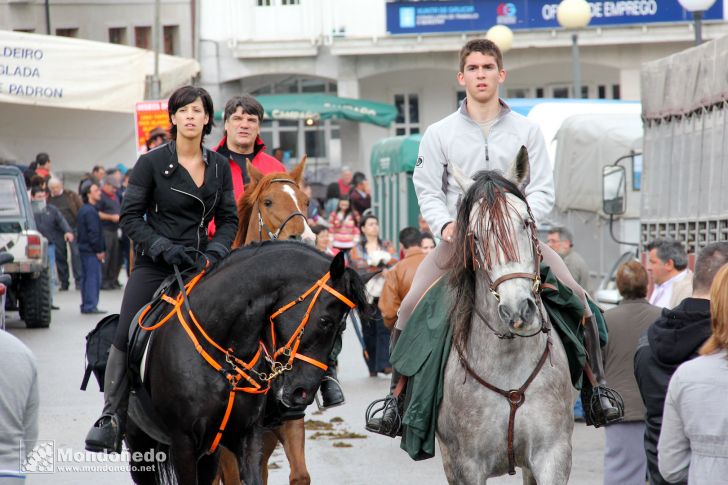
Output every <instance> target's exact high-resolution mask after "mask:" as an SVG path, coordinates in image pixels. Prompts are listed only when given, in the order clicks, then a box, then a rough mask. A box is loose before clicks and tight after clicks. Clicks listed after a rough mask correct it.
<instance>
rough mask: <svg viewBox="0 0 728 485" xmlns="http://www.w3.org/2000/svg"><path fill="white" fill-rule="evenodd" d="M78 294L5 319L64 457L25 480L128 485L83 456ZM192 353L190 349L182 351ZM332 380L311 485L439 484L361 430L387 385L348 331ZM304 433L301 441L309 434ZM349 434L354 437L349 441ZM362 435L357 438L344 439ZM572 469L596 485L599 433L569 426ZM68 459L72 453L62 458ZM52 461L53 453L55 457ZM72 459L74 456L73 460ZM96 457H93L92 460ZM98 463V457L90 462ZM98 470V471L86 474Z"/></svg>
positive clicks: (44, 436)
mask: <svg viewBox="0 0 728 485" xmlns="http://www.w3.org/2000/svg"><path fill="white" fill-rule="evenodd" d="M121 297H122V291H121V290H116V291H103V292H102V293H101V302H100V303H99V307H100V308H103V309H106V310H109V311H111V312H118V310H119V306H120V304H121ZM80 301H81V297H80V294H79V292H78V291H68V292H63V293H57V294H56V295H55V303H56V304H57V305H58V306H60V307H61V309H60V310H56V311H54V312H53V322H52V323H51V326H50V328H48V329H33V330H31V329H26V328H25V326H24V324H23V322H22V321H20V320H18V316H17V313H10V314H9V316H8V317H9V318H8V322H7V328H8V331H9V332H10V333H12V334H13V335H15V336H17V337H18V338H20V339H21V340H22V341H23V342H25V343H26V345H28V346H29V347H30V348H31V349H32V350H33V352H34V353H35V355H36V358H37V361H38V373H39V383H40V418H39V420H40V422H39V427H40V431H39V436H38V438H39V440H52V441H53V442H54V445H55V448H56V450H64V452H65V453H66V454H65V455H64V458H69V456H72V457H73V459H72V460H71V459H70V458H69V461H68V462H66V461H64V462H59V461H58V460H56V467H55V472H54V473H47V474H40V473H33V474H29V475H28V480H27V481H26V483H28V484H29V485H41V484H54V485H77V484H96V483H104V484H105V485H116V484H127V483H131V479H130V477H129V474H128V473H127V472H126V471H106V470H110V469H114V470H116V469H117V468H118V467H122V466H123V464H120V463H108V462H106V463H104V462H101V463H99V462H91V461H89V460H88V458H87V457H86V456H83V440H84V437H85V435H86V432H87V430H88V428H89V426H91V424H92V423H93V421H94V420H95V419H96V418H97V417H98V415H99V413H100V411H101V408H102V405H103V396H102V394H101V393H100V392H99V391H98V386H97V383H96V381H95V379H94V378H93V377H92V378H91V381H90V383H89V388H88V390H87V391H86V392H83V391H81V390H79V387H80V383H81V378H82V376H83V371H84V365H85V364H84V346H85V339H84V337H85V335H86V334H87V333H88V332H89V331H90V330H91V329H92V328H94V326H95V324H96V322H97V321H98V320H99V319H100V318H99V317H97V316H89V315H82V314H81V313H80V311H79V304H80ZM190 351H191V352H192V350H191V349H190ZM339 377H340V379H341V382H342V385H343V387H344V390H345V392H346V397H347V402H346V403H345V404H344V405H343V406H340V407H337V408H333V409H329V410H327V411H325V412H323V413H319V412H317V411H316V406H315V405H313V406H311V407H310V408H309V412H308V415H307V417H306V419H307V420H316V421H323V422H326V423H330V424H331V425H332V426H333V432H334V434H335V435H336V437H335V439H308V441H307V443H306V456H307V463H308V467H309V471H310V473H311V477H312V482H313V483H314V484H326V485H329V484H331V485H346V484H352V485H354V484H356V485H358V484H371V483H375V484H377V485H389V484H392V485H402V484H418V485H428V484H442V483H446V480H445V475H444V473H443V470H442V462H441V460H440V457H439V456H436V457H435V458H433V459H430V460H425V461H420V462H415V461H412V460H411V459H410V458H409V457H408V455H407V454H406V453H405V452H404V451H402V450H401V449H400V448H399V440H392V439H390V438H386V437H383V436H378V435H372V434H370V433H368V432H366V431H365V430H364V411H365V409H366V407H367V405H368V404H369V403H370V402H371V401H372V400H374V399H377V398H380V397H383V396H384V395H386V393H387V390H388V386H389V379H388V377H386V376H383V375H380V376H379V377H376V378H372V377H369V373H368V371H367V368H366V365H365V363H364V360H363V358H362V351H361V346H360V344H359V341H358V340H357V338H356V334H355V333H354V331H353V329H351V328H348V329H347V330H346V332H345V333H344V348H343V351H342V353H341V356H340V368H339ZM315 432H316V431H314V430H309V431H308V432H307V434H308V436H309V438H311V436H312V434H313V433H315ZM354 433H355V435H354ZM356 435H363V436H364V437H351V436H356ZM573 448H574V455H573V465H572V471H571V479H570V480H569V483H570V484H574V485H596V484H599V483H601V482H602V453H603V449H604V433H603V430H601V429H598V430H595V429H593V428H590V427H589V428H588V427H586V426H584V424H583V423H576V425H575V428H574V435H573ZM69 452H72V454H70V455H69ZM56 454H57V453H56ZM76 455H79V456H78V457H76ZM94 456H96V455H94ZM98 456H101V455H98ZM272 463H273V466H272V468H271V470H270V480H269V483H270V484H272V485H284V484H287V483H288V472H289V469H288V464H287V462H286V459H285V455H284V454H283V452H282V450H281V449H280V448H279V449H278V450H276V452H275V454H274V455H273V458H272ZM62 465H63V466H72V467H85V468H76V470H77V471H66V470H63V471H61V469H60V467H61V466H62ZM87 470H103V471H87ZM489 483H492V484H496V485H500V484H520V483H522V481H521V478H520V473H518V474H517V475H516V476H513V477H509V476H505V477H500V478H494V479H491V480H490V481H489Z"/></svg>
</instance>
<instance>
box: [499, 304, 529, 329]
mask: <svg viewBox="0 0 728 485" xmlns="http://www.w3.org/2000/svg"><path fill="white" fill-rule="evenodd" d="M514 303H515V304H514ZM498 315H499V316H500V318H501V320H502V321H503V323H505V324H506V325H508V327H509V328H511V329H512V331H513V332H514V333H521V332H528V331H530V328H531V326H532V324H534V323H538V322H536V320H537V319H536V301H535V300H534V299H533V297H530V296H529V297H528V298H525V299H523V300H520V301H518V302H513V303H511V302H506V301H503V302H501V303H500V304H499V305H498Z"/></svg>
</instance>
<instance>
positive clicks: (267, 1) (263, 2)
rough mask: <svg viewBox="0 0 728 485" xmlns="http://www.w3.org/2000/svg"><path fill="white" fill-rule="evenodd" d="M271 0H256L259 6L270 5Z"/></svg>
mask: <svg viewBox="0 0 728 485" xmlns="http://www.w3.org/2000/svg"><path fill="white" fill-rule="evenodd" d="M271 3H272V2H271V0H258V6H259V7H270V4H271Z"/></svg>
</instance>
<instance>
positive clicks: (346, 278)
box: [126, 241, 366, 485]
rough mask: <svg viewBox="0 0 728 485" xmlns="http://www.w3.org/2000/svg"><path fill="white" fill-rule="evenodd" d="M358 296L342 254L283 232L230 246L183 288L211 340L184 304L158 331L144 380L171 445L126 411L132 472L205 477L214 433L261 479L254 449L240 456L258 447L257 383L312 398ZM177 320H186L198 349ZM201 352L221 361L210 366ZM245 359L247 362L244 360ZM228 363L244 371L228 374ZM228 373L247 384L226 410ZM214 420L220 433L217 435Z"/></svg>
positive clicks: (212, 468)
mask: <svg viewBox="0 0 728 485" xmlns="http://www.w3.org/2000/svg"><path fill="white" fill-rule="evenodd" d="M327 274H328V276H326V275H327ZM360 304H361V305H366V299H365V297H364V286H363V283H362V281H361V280H360V279H359V276H358V275H357V274H356V272H355V271H353V270H351V269H348V268H346V267H345V264H344V258H343V256H342V255H338V256H337V257H335V258H334V259H333V260H332V259H331V258H330V257H329V256H326V255H324V254H323V253H321V252H319V251H317V250H316V249H313V248H311V247H308V246H305V245H303V244H301V243H297V242H281V241H279V242H276V243H269V242H264V243H261V244H257V245H254V246H248V247H245V248H241V249H237V250H235V251H233V252H232V254H230V256H228V257H227V258H226V259H225V260H224V261H222V262H221V263H220V264H219V265H218V267H217V268H215V269H214V270H213V271H212V272H211V273H210V274H208V275H206V276H205V277H204V278H202V279H201V280H200V281H199V284H197V285H196V286H195V287H194V289H193V290H192V291H191V292H190V294H189V306H190V309H191V313H192V314H193V315H194V316H195V318H196V321H197V322H199V324H200V327H201V328H202V329H204V332H205V333H206V334H207V336H208V337H209V340H207V339H206V338H205V336H204V335H202V333H201V332H200V331H199V329H195V328H194V326H195V323H194V321H193V319H192V318H191V317H189V316H188V315H187V313H186V312H185V310H184V309H183V308H184V307H182V309H181V312H180V313H179V314H177V315H175V316H173V317H172V318H171V319H170V320H169V321H168V322H167V323H165V324H164V326H162V327H160V328H159V329H158V330H155V332H156V334H155V335H154V338H153V339H152V341H151V343H150V348H149V351H148V357H147V362H146V369H147V370H146V382H145V387H146V389H147V390H148V391H149V394H150V398H151V403H152V407H153V409H154V413H155V414H156V415H157V417H158V418H157V419H158V420H160V421H161V425H162V428H164V429H165V430H166V432H167V433H168V438H169V446H165V445H164V444H162V443H160V442H158V441H156V440H154V439H153V438H151V437H150V436H149V434H147V433H145V432H144V431H143V430H142V428H141V427H140V426H138V425H137V424H136V423H134V421H133V419H131V418H130V419H129V423H128V425H127V441H126V442H127V446H128V448H129V451H130V453H131V458H132V465H133V466H134V467H136V470H134V469H133V471H132V478H133V479H134V481H135V482H136V483H170V482H171V483H174V482H175V481H176V483H179V484H181V485H185V484H195V485H196V484H209V483H211V482H212V480H213V478H214V476H215V472H216V471H217V466H218V455H219V448H218V447H217V446H216V445H217V443H216V441H217V440H219V444H221V445H223V446H225V447H226V448H228V449H230V450H231V451H232V452H233V453H234V454H235V455H236V456H238V457H239V467H240V470H241V475H242V476H244V477H245V478H246V479H247V480H248V481H247V482H246V484H247V485H253V484H255V483H260V482H259V480H260V472H259V461H260V457H259V456H242V453H243V449H251V448H252V449H256V448H257V447H256V446H255V445H253V446H252V447H251V446H250V445H252V443H251V441H254V440H256V439H257V436H256V433H257V431H256V430H257V429H258V428H257V426H256V424H257V423H258V422H259V419H260V417H261V413H262V411H263V407H264V403H265V400H266V395H265V394H263V393H256V391H255V386H256V385H258V386H260V388H261V389H265V388H266V386H267V385H268V379H270V381H269V383H270V385H271V389H270V393H274V395H275V397H276V398H277V399H278V400H279V401H280V402H281V403H283V404H284V405H286V406H297V405H302V404H310V403H311V402H312V401H313V399H314V395H315V392H316V389H317V388H318V386H319V384H320V382H321V377H322V375H323V372H324V369H325V365H324V364H322V363H323V362H326V359H327V357H328V355H329V353H330V352H331V349H332V347H333V345H334V339H335V337H336V333H337V332H338V331H339V322H340V321H341V320H342V318H343V317H344V315H345V314H346V313H347V312H348V311H349V310H350V307H351V306H353V305H360ZM180 315H181V318H180ZM271 317H273V318H271ZM181 320H184V322H185V323H186V324H187V325H188V326H189V327H190V328H192V329H193V330H192V331H193V333H194V334H195V335H196V338H197V339H198V341H199V345H200V347H198V349H196V348H195V345H194V344H193V343H192V339H191V338H190V336H189V335H188V333H187V331H186V330H185V328H184V327H183V325H182V322H181ZM210 341H214V342H215V343H217V344H218V345H219V348H217V347H216V346H215V345H214V344H212V343H211V342H210ZM220 349H223V351H227V353H228V355H227V356H226V354H225V353H224V352H223V351H221V350H220ZM200 351H203V353H207V354H208V356H209V357H210V358H211V359H212V360H213V361H214V362H217V363H218V364H220V366H221V367H222V368H223V369H222V370H219V369H218V370H216V369H215V368H214V367H213V365H212V364H211V363H210V362H209V361H208V360H207V359H205V358H203V355H202V354H201V352H200ZM232 355H234V356H235V357H237V358H238V359H239V360H235V359H234V358H232ZM256 356H257V357H256ZM272 361H275V362H272ZM250 362H253V365H252V366H251V368H252V370H248V369H246V368H245V367H244V364H243V363H250ZM231 363H232V364H235V366H236V367H237V368H238V369H239V370H240V371H241V372H242V373H231V372H230V369H231V368H232V367H233V366H232V364H231ZM226 370H227V375H225V371H226ZM243 374H244V375H246V376H248V377H250V380H248V379H246V378H245V377H241V376H243ZM230 377H232V378H233V379H234V381H233V384H235V387H238V388H242V387H247V388H249V389H252V390H253V392H252V393H247V392H237V393H235V395H236V398H235V400H234V401H233V404H232V405H230V411H229V412H226V410H227V409H228V407H229V403H230V398H231V395H232V394H231V389H232V387H234V386H233V385H232V384H231V380H230V379H229V378H230ZM271 377H272V379H271ZM238 378H239V381H238ZM226 416H227V419H226ZM224 421H226V422H225V423H224V425H223V422H224ZM221 427H223V428H224V432H222V433H221V437H217V435H218V431H219V429H220V428H221ZM216 438H217V440H216ZM244 445H245V446H244ZM150 449H153V450H157V451H163V452H166V454H167V456H166V460H164V459H163V460H162V461H161V462H159V461H157V462H154V461H145V459H148V458H149V457H148V456H143V457H140V456H138V455H140V454H141V453H144V452H147V451H148V450H150ZM134 452H141V453H136V454H135V453H134ZM135 455H136V456H135ZM159 456H160V454H159V453H157V459H158V458H159ZM150 465H154V466H150Z"/></svg>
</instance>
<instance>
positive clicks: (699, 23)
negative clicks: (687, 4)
mask: <svg viewBox="0 0 728 485" xmlns="http://www.w3.org/2000/svg"><path fill="white" fill-rule="evenodd" d="M693 20H694V21H695V45H700V44H702V43H703V12H701V11H700V10H696V11H695V12H693Z"/></svg>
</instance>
